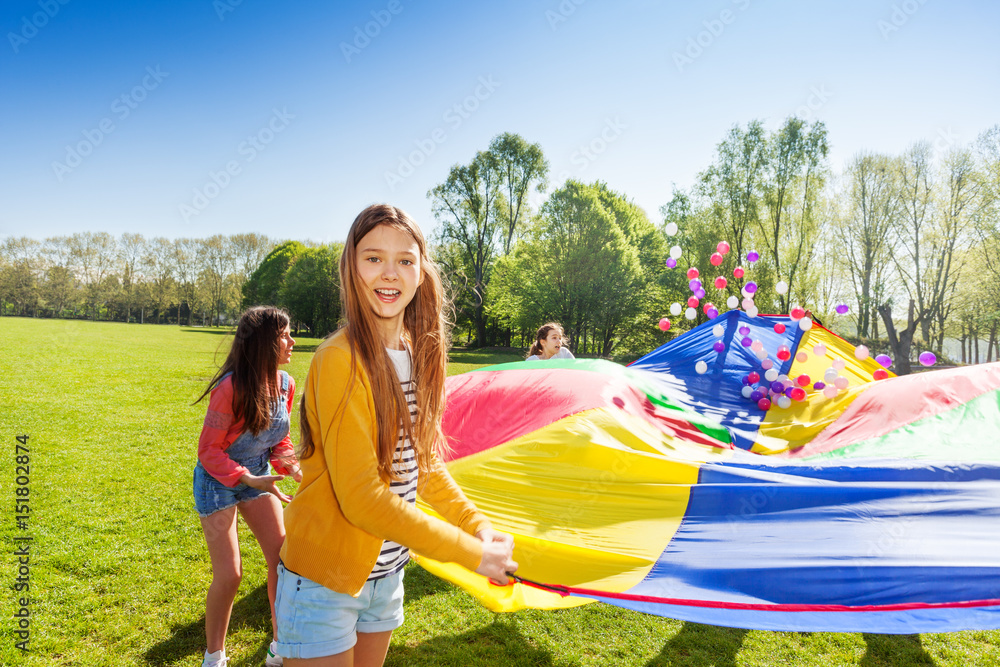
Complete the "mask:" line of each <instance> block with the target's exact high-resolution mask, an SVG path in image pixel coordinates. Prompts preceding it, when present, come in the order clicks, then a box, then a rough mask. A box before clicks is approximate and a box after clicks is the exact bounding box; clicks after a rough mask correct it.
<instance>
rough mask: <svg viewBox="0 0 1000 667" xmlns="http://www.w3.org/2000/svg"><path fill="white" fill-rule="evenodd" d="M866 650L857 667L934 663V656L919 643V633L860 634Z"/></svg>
mask: <svg viewBox="0 0 1000 667" xmlns="http://www.w3.org/2000/svg"><path fill="white" fill-rule="evenodd" d="M862 636H863V637H864V639H865V643H866V644H867V645H868V650H867V651H865V654H864V656H863V657H862V658H861V662H859V663H858V666H859V667H904V666H908V665H936V664H937V663H936V662H934V658H933V657H931V655H930V654H929V653H928V652H927V651H925V650H924V647H923V646H922V645H921V644H920V635H873V634H868V633H865V634H864V635H862Z"/></svg>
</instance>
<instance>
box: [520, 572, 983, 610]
mask: <svg viewBox="0 0 1000 667" xmlns="http://www.w3.org/2000/svg"><path fill="white" fill-rule="evenodd" d="M507 576H508V577H511V578H512V579H514V580H515V581H517V582H518V583H522V584H526V585H528V586H531V587H532V588H538V589H540V590H543V591H549V592H550V593H558V594H559V595H561V596H562V597H568V596H570V595H585V596H587V597H602V598H613V599H615V600H631V601H633V602H651V603H656V604H672V605H678V606H682V607H708V608H713V609H746V610H753V611H848V612H849V611H907V610H911V609H955V608H967V607H996V606H1000V598H998V599H993V600H967V601H962V602H900V603H897V604H883V605H857V606H850V605H842V604H765V603H756V602H716V601H712V600H688V599H684V598H661V597H654V596H652V595H632V594H630V593H609V592H607V591H597V590H593V589H590V588H575V587H573V586H557V585H552V584H542V583H539V582H537V581H531V580H529V579H525V578H523V577H519V576H517V575H515V574H508V575H507Z"/></svg>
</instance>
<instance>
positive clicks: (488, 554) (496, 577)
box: [476, 528, 517, 586]
mask: <svg viewBox="0 0 1000 667" xmlns="http://www.w3.org/2000/svg"><path fill="white" fill-rule="evenodd" d="M476 537H478V538H479V539H480V540H482V541H483V558H482V560H480V561H479V567H477V568H476V572H477V573H478V574H481V575H483V576H484V577H489V578H490V581H492V582H493V583H494V584H497V585H499V586H506V585H507V584H508V583H510V582H509V581H508V579H507V573H508V572H510V573H513V572H516V571H517V563H516V562H515V561H514V559H513V555H514V538H513V537H512V536H510V535H508V534H506V533H499V532H497V531H495V530H493V529H492V528H486V529H484V530H481V531H479V532H478V533H476Z"/></svg>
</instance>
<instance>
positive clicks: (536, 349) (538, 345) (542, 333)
mask: <svg viewBox="0 0 1000 667" xmlns="http://www.w3.org/2000/svg"><path fill="white" fill-rule="evenodd" d="M553 329H555V330H556V331H558V332H559V337H560V338H562V342H563V345H565V344H566V343H567V342H568V341H567V340H566V334H565V332H563V328H562V325H561V324H559V323H558V322H549V323H548V324H543V325H542V326H540V327H538V333H536V334H535V342H534V344H532V346H531V349H530V350H528V356H529V357H530V356H532V355H536V354H537V355H541V353H542V341H543V340H545V339H546V338H548V337H549V333H550V332H551V331H552V330H553Z"/></svg>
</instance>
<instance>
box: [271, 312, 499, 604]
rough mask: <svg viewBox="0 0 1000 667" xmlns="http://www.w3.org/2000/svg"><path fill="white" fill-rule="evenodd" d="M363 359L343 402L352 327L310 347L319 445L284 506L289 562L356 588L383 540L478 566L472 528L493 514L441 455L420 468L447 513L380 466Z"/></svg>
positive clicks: (308, 391) (312, 416)
mask: <svg viewBox="0 0 1000 667" xmlns="http://www.w3.org/2000/svg"><path fill="white" fill-rule="evenodd" d="M357 361H358V363H357V366H356V371H355V372H356V374H355V379H354V384H353V386H352V387H350V389H351V394H350V396H349V397H348V399H347V401H346V404H344V394H345V393H346V392H347V390H348V382H349V378H350V374H351V350H350V343H349V342H348V340H347V336H346V334H345V332H344V331H343V330H341V331H339V332H337V333H336V334H335V335H333V336H331V337H330V338H328V339H327V340H325V341H323V343H321V344H320V346H319V347H318V348H317V349H316V354H315V355H314V356H313V359H312V364H311V365H310V367H309V375H308V377H307V378H306V383H305V389H304V391H303V395H304V396H305V410H306V416H307V418H308V419H309V428H310V431H311V433H312V436H313V442H314V443H315V445H316V448H315V451H314V452H313V454H312V456H310V457H308V458H305V459H302V460H301V461H300V464H301V466H302V482H301V484H300V485H299V489H298V491H297V492H296V494H295V497H294V498H293V499H292V502H291V503H289V504H288V506H287V507H286V508H285V533H286V534H285V543H284V545H282V547H281V560H282V562H284V564H285V567H287V568H288V569H289V570H291V571H292V572H296V573H298V574H301V575H303V576H305V577H307V578H309V579H312V580H313V581H315V582H317V583H319V584H322V585H324V586H326V587H327V588H329V589H331V590H334V591H337V592H339V593H346V594H348V595H352V596H355V597H357V595H358V593H360V592H361V588H362V586H364V584H365V581H366V580H367V579H368V575H369V574H371V571H372V568H373V567H374V566H375V561H376V560H377V559H378V555H379V551H380V550H381V548H382V541H383V540H392V541H394V542H398V543H399V544H402V545H403V546H406V547H409V548H410V549H412V550H413V551H415V552H416V553H418V554H423V555H425V556H427V557H429V558H433V559H434V560H439V561H445V562H455V563H458V564H459V565H462V566H463V567H465V568H467V569H469V570H475V569H476V568H477V567H479V562H480V560H481V559H482V555H483V550H482V543H481V542H480V541H479V539H478V538H476V537H474V535H475V533H477V532H478V531H480V530H482V529H484V528H489V527H490V522H489V519H487V518H486V517H485V516H484V515H483V514H481V513H480V512H479V511H478V510H477V509H476V508H475V506H474V505H473V504H472V503H471V502H469V500H468V499H467V498H466V497H465V495H464V494H463V493H462V491H461V489H459V488H458V485H457V484H455V482H454V480H453V479H452V478H451V475H449V474H448V471H447V469H446V468H445V467H444V464H443V463H441V461H440V460H439V459H438V458H437V456H435V457H434V458H433V464H432V466H431V470H430V471H429V472H427V473H425V472H423V471H421V472H420V473H419V479H418V482H417V493H418V494H419V495H420V497H421V498H423V499H424V500H425V501H426V502H427V503H429V504H430V505H431V507H433V508H434V509H435V510H436V511H437V512H438V513H439V514H441V516H443V517H444V518H445V519H447V520H448V521H449V522H450V523H446V522H444V521H441V520H440V519H437V518H434V517H431V516H429V515H427V514H425V513H424V512H422V511H420V510H418V509H417V508H416V507H414V506H413V505H411V504H410V503H407V502H405V501H404V500H402V499H401V498H400V497H399V496H397V495H396V494H395V493H393V492H392V491H391V490H390V489H389V485H388V483H387V482H385V481H384V480H383V479H382V478H381V477H380V476H379V473H378V459H377V455H376V452H375V441H376V429H377V426H376V422H375V402H374V397H373V396H372V389H371V383H370V382H369V380H368V376H367V374H366V373H365V371H364V367H363V365H362V364H361V360H360V359H358V360H357ZM452 524H454V525H452ZM456 526H457V527H456Z"/></svg>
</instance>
